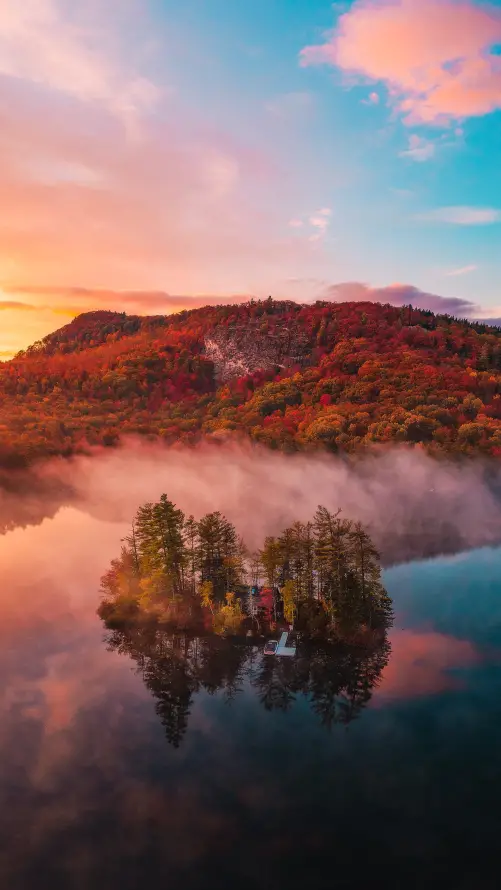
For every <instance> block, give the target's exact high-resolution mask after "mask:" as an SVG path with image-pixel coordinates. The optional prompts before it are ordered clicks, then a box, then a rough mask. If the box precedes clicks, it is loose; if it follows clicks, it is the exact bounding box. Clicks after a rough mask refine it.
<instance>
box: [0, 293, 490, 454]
mask: <svg viewBox="0 0 501 890" xmlns="http://www.w3.org/2000/svg"><path fill="white" fill-rule="evenodd" d="M211 342H212V343H216V346H217V347H218V348H217V349H215V350H213V351H212V352H211V348H210V343H211ZM218 356H219V358H218ZM127 435H142V436H147V437H158V438H159V439H160V440H161V441H162V442H164V443H165V444H167V445H172V444H175V443H176V444H177V443H183V444H186V445H193V444H196V443H197V442H199V441H201V440H210V441H216V442H221V441H225V440H226V439H228V438H235V437H236V438H239V437H244V438H247V439H250V440H251V441H253V442H258V443H261V444H263V445H266V446H269V447H271V448H274V449H280V450H282V451H286V452H292V451H310V450H317V449H323V450H327V451H330V452H348V453H355V452H360V451H365V450H367V449H371V448H373V447H374V446H375V445H378V444H381V443H383V444H384V443H402V444H407V445H409V446H415V445H419V446H422V447H425V448H426V449H427V450H428V451H429V452H430V453H431V454H435V455H441V454H444V453H446V454H452V455H471V454H483V455H491V456H494V457H499V456H501V331H500V330H499V329H497V328H488V327H487V326H485V325H479V324H471V323H468V322H462V321H458V320H456V319H453V318H450V317H447V316H439V315H433V313H430V312H425V311H423V310H419V309H413V308H412V307H410V306H405V307H399V308H397V307H394V306H382V305H380V304H377V303H339V304H332V303H316V304H314V305H308V306H300V305H298V304H295V303H291V302H276V301H273V300H264V301H261V302H255V301H254V302H253V301H250V302H249V303H247V304H244V305H239V306H217V307H205V308H202V309H197V310H191V311H190V312H187V311H185V312H181V313H178V314H177V315H170V316H165V317H163V316H156V317H155V316H153V317H144V318H140V317H138V316H127V315H125V314H123V313H109V312H95V313H86V314H84V315H81V316H79V317H78V318H76V319H75V320H74V321H72V322H71V323H70V324H69V325H66V326H65V327H64V328H62V329H61V330H60V331H57V332H55V333H54V334H51V335H50V336H49V337H46V338H45V339H44V340H43V341H41V342H40V343H38V344H35V345H34V347H33V348H32V349H31V350H27V351H26V352H24V353H20V354H19V355H18V356H16V358H14V359H13V360H12V361H10V362H5V363H0V465H3V466H9V467H12V466H25V465H26V464H29V463H31V462H34V461H35V460H37V459H40V458H44V457H47V456H51V455H56V454H57V455H65V456H66V455H71V454H75V453H81V452H88V451H89V448H90V447H91V446H113V445H115V444H117V443H118V442H119V441H120V439H122V438H123V437H124V436H127Z"/></svg>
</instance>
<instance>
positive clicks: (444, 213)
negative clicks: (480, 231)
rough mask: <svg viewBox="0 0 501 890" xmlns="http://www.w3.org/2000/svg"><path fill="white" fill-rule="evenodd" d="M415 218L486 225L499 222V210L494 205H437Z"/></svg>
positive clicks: (500, 215) (500, 212)
mask: <svg viewBox="0 0 501 890" xmlns="http://www.w3.org/2000/svg"><path fill="white" fill-rule="evenodd" d="M416 219H419V220H422V221H424V222H443V223H449V224H450V225H455V226H486V225H492V224H493V223H497V222H501V210H497V209H496V208H495V207H437V209H436V210H430V211H429V212H428V213H421V214H419V215H418V216H416Z"/></svg>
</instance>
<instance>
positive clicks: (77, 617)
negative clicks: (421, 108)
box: [0, 508, 501, 890]
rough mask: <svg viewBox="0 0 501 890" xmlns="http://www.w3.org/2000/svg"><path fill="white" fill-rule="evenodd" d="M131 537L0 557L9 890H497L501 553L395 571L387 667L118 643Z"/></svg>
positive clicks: (68, 532) (81, 537)
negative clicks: (110, 581) (110, 611)
mask: <svg viewBox="0 0 501 890" xmlns="http://www.w3.org/2000/svg"><path fill="white" fill-rule="evenodd" d="M122 533H123V529H122V527H121V526H120V525H117V524H116V523H111V522H106V521H104V520H99V519H96V518H95V517H92V516H90V515H87V514H85V513H84V512H80V511H78V510H76V509H72V508H66V509H64V510H61V511H60V512H59V513H58V514H57V516H56V517H55V518H54V519H51V520H46V521H45V522H44V523H42V525H40V526H37V527H29V528H27V529H16V530H13V531H11V532H9V533H8V534H7V535H5V536H4V537H3V538H1V539H0V561H1V563H0V564H1V566H2V590H1V593H0V596H1V601H2V610H3V620H2V623H1V625H0V679H1V685H0V690H1V691H0V701H1V725H0V755H1V762H2V771H1V778H0V820H1V836H2V840H3V844H2V847H3V850H2V855H1V859H0V879H1V886H2V887H5V888H8V890H14V888H16V890H17V888H22V890H32V888H39V887H50V888H51V890H59V888H75V890H81V888H90V887H106V888H110V890H114V888H120V890H128V888H131V890H132V888H136V887H149V886H152V887H153V886H157V885H160V884H162V886H166V887H168V886H174V885H182V886H183V887H184V888H186V890H192V888H193V890H195V888H197V890H198V888H205V887H214V888H223V887H226V886H230V884H232V885H233V884H234V885H235V886H237V887H238V890H246V888H271V887H276V886H279V887H282V886H294V887H295V886H305V887H306V886H308V887H319V888H324V887H325V888H327V887H329V888H330V887H336V886H339V887H358V886H362V885H369V884H370V885H371V886H380V885H383V883H384V885H385V886H388V887H405V888H409V887H424V886H426V887H429V886H446V887H448V886H450V887H455V888H457V887H459V888H470V887H471V888H481V887H497V886H498V885H499V880H498V879H497V874H496V873H497V869H498V856H497V847H498V840H499V833H500V830H501V815H500V805H499V799H500V797H501V550H496V549H482V550H476V551H471V552H469V553H463V554H460V555H458V556H454V557H447V558H443V559H434V560H428V561H425V562H414V563H409V564H406V565H400V566H397V567H394V568H392V569H389V570H387V571H386V573H385V582H386V586H387V588H388V590H389V592H390V594H391V595H392V597H393V599H394V606H395V612H396V621H395V626H394V628H393V629H392V631H391V633H390V635H389V647H388V648H387V649H384V650H381V651H380V652H377V653H373V654H372V655H371V656H370V657H365V658H364V657H361V656H355V655H353V654H350V653H344V654H339V653H338V655H337V656H336V657H333V655H332V653H329V652H326V651H325V650H322V649H321V648H320V649H319V648H317V649H315V648H310V649H308V650H303V651H301V652H298V658H297V659H295V660H294V662H293V663H284V662H280V663H278V661H277V660H275V659H271V660H270V659H268V660H266V659H265V658H264V657H263V656H262V653H261V650H260V649H259V648H256V647H252V646H250V645H246V644H245V643H242V644H239V645H233V644H229V643H224V641H220V640H215V641H214V640H210V639H209V640H207V639H206V640H197V639H186V638H183V637H172V635H170V636H169V635H168V634H160V633H157V634H151V633H149V634H148V633H146V632H144V633H137V634H129V635H127V634H118V633H114V634H113V633H110V632H107V631H106V630H105V629H104V628H103V626H102V624H101V622H100V621H99V619H98V618H97V616H96V615H95V609H96V607H97V605H98V581H99V575H100V574H101V572H102V571H103V570H104V569H105V568H106V566H107V563H108V561H109V559H110V557H111V556H112V555H114V553H115V552H116V549H117V544H118V542H119V539H120V535H121V534H122Z"/></svg>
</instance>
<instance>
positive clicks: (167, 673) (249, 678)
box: [107, 625, 390, 747]
mask: <svg viewBox="0 0 501 890" xmlns="http://www.w3.org/2000/svg"><path fill="white" fill-rule="evenodd" d="M107 643H108V646H109V648H110V649H113V650H115V651H118V652H120V653H123V654H127V655H129V656H130V657H131V658H132V659H133V660H134V661H135V662H136V664H137V669H138V672H139V673H141V675H142V678H143V680H144V682H145V684H146V686H147V688H148V689H149V690H150V692H151V693H152V695H153V696H154V698H155V700H156V711H157V714H158V715H159V717H160V719H161V721H162V724H163V726H164V727H165V733H166V736H167V740H168V741H169V743H170V744H172V745H174V747H178V746H179V745H180V744H181V741H182V740H183V737H184V735H185V733H186V730H187V727H188V719H189V716H190V710H191V707H192V704H193V702H194V699H195V698H196V696H197V695H198V694H199V693H200V692H201V691H206V692H208V693H209V694H211V695H214V694H216V693H221V694H222V696H223V697H224V698H225V699H226V700H229V701H231V700H233V699H234V698H235V697H236V696H238V695H239V694H241V693H242V692H243V691H244V690H245V691H246V692H247V694H249V693H254V694H255V695H257V696H258V698H259V701H260V702H261V704H262V705H263V707H264V708H266V710H269V711H270V710H281V711H286V710H288V709H289V708H290V707H291V705H292V704H293V702H294V701H295V700H296V699H297V698H298V697H299V696H304V697H305V698H306V699H307V700H308V702H309V703H310V706H311V708H312V710H313V711H314V712H315V713H316V714H317V715H318V718H319V720H320V722H321V724H322V725H323V726H325V727H326V728H330V727H332V726H333V724H335V723H341V724H348V723H350V722H351V721H352V720H354V719H355V718H356V717H358V715H359V714H360V712H361V711H362V709H363V708H364V707H365V706H366V705H367V703H368V702H369V701H370V699H371V696H372V692H373V690H374V689H375V688H376V687H377V685H378V683H379V680H380V677H381V674H382V671H383V669H384V667H385V666H386V665H387V663H388V660H389V656H390V645H389V643H388V642H387V641H386V640H385V641H384V642H383V643H382V644H381V645H380V646H379V647H378V648H377V649H374V650H372V651H371V652H369V653H368V652H365V651H361V650H358V651H357V650H354V649H353V648H351V649H350V648H347V647H342V646H339V645H338V646H332V645H327V644H318V643H317V644H314V643H308V644H306V643H304V644H300V645H299V647H298V653H297V657H296V658H295V659H278V658H268V657H266V656H264V655H263V654H262V644H261V645H259V646H258V645H256V641H253V640H251V639H250V638H248V639H246V638H241V639H239V638H232V639H231V640H230V639H228V638H225V637H222V636H219V635H217V634H210V635H205V636H191V635H189V634H179V633H170V632H168V631H166V630H164V629H162V628H160V627H158V626H154V625H147V626H146V625H142V626H132V627H129V628H127V629H121V630H113V631H110V633H109V635H108V637H107Z"/></svg>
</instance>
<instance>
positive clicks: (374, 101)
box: [362, 93, 379, 105]
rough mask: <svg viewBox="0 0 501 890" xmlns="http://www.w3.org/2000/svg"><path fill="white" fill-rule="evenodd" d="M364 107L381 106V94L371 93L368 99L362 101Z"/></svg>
mask: <svg viewBox="0 0 501 890" xmlns="http://www.w3.org/2000/svg"><path fill="white" fill-rule="evenodd" d="M362 105H379V93H369V95H368V97H367V99H362Z"/></svg>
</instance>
